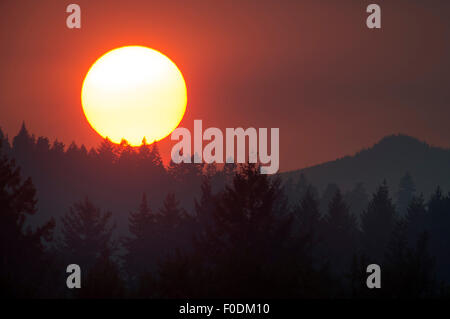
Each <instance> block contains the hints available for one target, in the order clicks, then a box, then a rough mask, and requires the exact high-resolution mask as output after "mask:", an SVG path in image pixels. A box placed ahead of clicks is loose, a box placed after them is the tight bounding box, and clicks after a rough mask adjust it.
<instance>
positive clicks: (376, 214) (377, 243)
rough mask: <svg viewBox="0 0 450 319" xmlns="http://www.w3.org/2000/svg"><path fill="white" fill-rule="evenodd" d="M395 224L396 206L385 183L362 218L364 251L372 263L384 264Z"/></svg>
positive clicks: (374, 195)
mask: <svg viewBox="0 0 450 319" xmlns="http://www.w3.org/2000/svg"><path fill="white" fill-rule="evenodd" d="M395 224H396V210H395V206H394V204H393V203H392V199H391V198H390V197H389V190H388V186H387V184H386V181H384V182H383V184H382V185H381V186H379V187H378V190H377V191H376V192H375V193H374V194H373V197H372V200H371V201H370V202H369V205H368V207H367V210H366V211H364V212H363V214H362V216H361V226H362V231H363V236H362V244H363V249H364V252H365V253H366V254H367V256H368V257H370V261H371V262H375V263H379V264H380V263H381V262H382V258H383V254H384V252H385V251H386V249H387V246H388V243H389V240H390V236H391V233H392V231H393V230H394V226H395Z"/></svg>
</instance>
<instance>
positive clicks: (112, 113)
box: [81, 46, 187, 146]
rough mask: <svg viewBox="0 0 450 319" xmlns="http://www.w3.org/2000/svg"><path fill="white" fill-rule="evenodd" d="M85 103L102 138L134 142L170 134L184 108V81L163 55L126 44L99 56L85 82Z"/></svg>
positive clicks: (92, 123) (86, 112) (151, 139)
mask: <svg viewBox="0 0 450 319" xmlns="http://www.w3.org/2000/svg"><path fill="white" fill-rule="evenodd" d="M81 102H82V105H83V111H84V114H85V115H86V118H87V120H88V121H89V123H90V125H91V126H92V127H93V128H94V130H95V131H96V132H97V133H98V134H100V135H101V136H102V137H108V138H109V139H110V140H111V141H112V142H114V143H120V142H121V140H122V139H125V140H127V141H128V143H130V144H131V145H133V146H137V145H140V144H141V143H142V140H143V138H144V137H145V139H146V140H147V142H149V143H152V142H154V141H159V140H161V139H163V138H165V137H166V136H168V135H169V134H170V133H171V132H172V131H173V130H174V129H175V128H176V127H177V126H178V124H179V123H180V121H181V119H182V118H183V115H184V112H185V110H186V103H187V95H186V84H185V82H184V79H183V75H182V74H181V72H180V70H179V69H178V67H177V66H176V65H175V63H173V62H172V61H171V60H170V59H169V58H168V57H166V56H165V55H164V54H162V53H160V52H158V51H156V50H153V49H150V48H147V47H142V46H126V47H121V48H117V49H114V50H112V51H109V52H107V53H106V54H104V55H103V56H101V57H100V58H99V59H98V60H97V61H96V62H95V63H94V64H93V65H92V67H91V68H90V70H89V71H88V73H87V75H86V78H85V79H84V82H83V87H82V92H81Z"/></svg>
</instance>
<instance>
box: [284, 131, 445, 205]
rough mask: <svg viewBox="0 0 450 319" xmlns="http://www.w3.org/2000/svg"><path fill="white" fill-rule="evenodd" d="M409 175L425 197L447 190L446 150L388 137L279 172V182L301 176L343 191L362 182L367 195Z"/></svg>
mask: <svg viewBox="0 0 450 319" xmlns="http://www.w3.org/2000/svg"><path fill="white" fill-rule="evenodd" d="M407 172H409V173H410V174H411V176H412V178H413V180H414V183H415V184H416V185H418V188H417V191H418V192H419V193H420V192H423V193H424V195H426V196H428V195H429V194H431V193H432V192H433V191H434V190H435V188H436V185H440V186H441V187H442V189H443V190H444V191H448V190H449V189H450V149H444V148H440V147H434V146H430V145H429V144H427V143H425V142H423V141H420V140H418V139H417V138H414V137H411V136H407V135H401V134H399V135H390V136H387V137H384V138H383V139H381V140H380V141H379V142H378V143H376V144H375V145H374V146H372V147H370V148H368V149H364V150H362V151H359V152H358V153H356V154H355V155H353V156H345V157H343V158H339V159H336V160H334V161H330V162H326V163H323V164H320V165H316V166H312V167H307V168H304V169H300V170H295V171H290V172H286V173H282V174H281V176H282V178H283V179H289V178H292V179H294V180H296V179H298V177H299V176H300V175H301V174H304V175H305V176H306V178H307V179H308V181H310V182H311V183H312V184H314V185H315V186H316V187H318V188H319V189H320V190H324V189H325V187H326V186H327V185H328V184H329V183H336V184H337V185H338V186H339V187H341V188H342V189H344V190H348V189H350V188H352V187H353V186H354V185H355V184H356V183H359V182H362V183H364V185H365V187H366V189H367V190H368V191H369V192H373V191H374V190H375V188H376V187H377V186H378V185H379V184H381V183H382V182H383V180H384V179H385V180H386V181H387V183H388V184H389V185H391V187H393V189H396V187H397V186H398V184H399V182H400V179H401V178H402V176H404V175H405V174H406V173H407Z"/></svg>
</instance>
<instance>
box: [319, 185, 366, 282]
mask: <svg viewBox="0 0 450 319" xmlns="http://www.w3.org/2000/svg"><path fill="white" fill-rule="evenodd" d="M325 222H326V225H325V234H324V245H325V247H326V251H327V253H326V255H327V256H328V258H330V261H331V262H332V270H333V272H335V273H337V274H342V273H344V271H346V270H348V269H349V268H350V265H351V258H352V256H354V255H355V254H356V253H357V247H356V242H357V239H358V230H357V225H356V218H355V217H354V216H353V215H351V214H350V211H349V207H348V205H347V204H346V203H345V202H344V199H343V196H342V194H341V191H340V190H339V189H338V190H337V191H336V193H335V194H334V196H333V198H332V199H331V201H330V202H329V206H328V214H327V216H326V219H325Z"/></svg>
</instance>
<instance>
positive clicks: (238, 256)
mask: <svg viewBox="0 0 450 319" xmlns="http://www.w3.org/2000/svg"><path fill="white" fill-rule="evenodd" d="M282 193H283V192H282V189H281V187H280V181H279V180H278V179H269V178H268V177H267V175H261V174H260V173H259V168H258V167H257V166H256V165H255V164H246V165H243V166H241V168H240V169H239V171H237V172H236V175H235V176H234V179H233V182H232V184H231V185H229V186H227V187H226V188H225V190H224V191H223V192H222V193H220V194H218V195H217V196H213V197H211V194H210V189H209V186H208V184H207V183H204V184H203V196H202V200H201V201H200V203H197V211H198V212H200V213H198V214H199V215H206V214H208V215H209V216H211V219H212V221H211V223H208V224H206V225H205V226H204V227H205V231H204V232H203V236H198V237H197V241H196V254H195V256H199V258H202V259H203V260H204V267H206V268H204V269H203V270H202V271H201V274H208V273H210V276H211V278H212V279H211V280H212V282H213V284H211V285H210V286H209V288H208V289H206V290H207V291H209V293H210V295H212V296H214V297H218V296H233V297H250V296H251V297H256V296H260V295H263V296H270V295H278V296H281V295H284V294H286V295H287V294H289V293H290V292H292V289H291V286H294V285H295V284H294V282H295V280H294V279H295V277H296V276H297V273H295V275H294V274H293V272H290V271H289V272H288V271H286V269H285V271H284V272H283V271H280V268H278V267H280V266H281V264H282V263H283V259H282V256H290V254H289V253H287V252H286V251H287V249H288V246H289V245H288V243H287V241H288V239H289V238H290V225H291V223H290V219H289V218H288V217H283V216H285V214H286V211H283V209H285V208H286V203H284V204H283V203H280V202H279V201H280V200H281V199H282V195H283V194H282ZM284 266H285V267H286V265H284ZM197 268H198V269H201V267H197ZM236 281H237V282H239V285H235V284H233V282H236ZM281 287H282V288H281Z"/></svg>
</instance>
